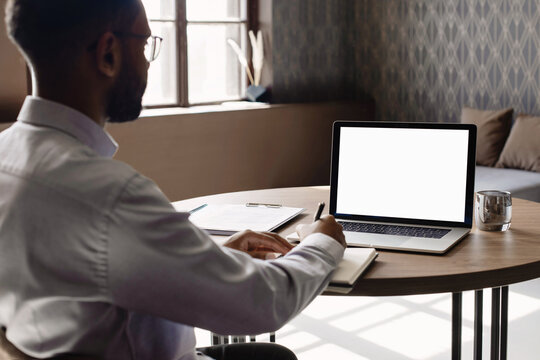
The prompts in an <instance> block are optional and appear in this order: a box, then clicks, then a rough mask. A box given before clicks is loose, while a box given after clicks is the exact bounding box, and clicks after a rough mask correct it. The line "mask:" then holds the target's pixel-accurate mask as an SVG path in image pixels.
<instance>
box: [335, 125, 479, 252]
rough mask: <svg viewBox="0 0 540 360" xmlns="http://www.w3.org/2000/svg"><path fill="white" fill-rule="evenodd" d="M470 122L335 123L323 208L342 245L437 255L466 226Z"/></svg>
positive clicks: (472, 144)
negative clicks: (339, 227) (336, 225)
mask: <svg viewBox="0 0 540 360" xmlns="http://www.w3.org/2000/svg"><path fill="white" fill-rule="evenodd" d="M475 155H476V126H475V125H470V124H448V123H444V124H441V123H388V122H351V121H338V122H335V123H334V126H333V142H332V170H331V181H330V209H329V212H330V214H332V215H333V216H334V217H335V218H336V220H337V221H338V222H340V223H341V224H342V225H343V230H344V233H345V239H346V241H347V244H348V245H349V246H368V247H374V248H377V249H391V250H402V251H413V252H425V253H434V254H443V253H445V252H446V251H448V250H449V249H450V248H451V247H452V246H453V245H455V244H456V243H457V242H458V241H460V240H461V239H463V238H464V237H465V236H466V235H467V234H468V233H469V232H470V230H471V227H472V217H473V203H474V173H475Z"/></svg>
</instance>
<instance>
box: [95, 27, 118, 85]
mask: <svg viewBox="0 0 540 360" xmlns="http://www.w3.org/2000/svg"><path fill="white" fill-rule="evenodd" d="M121 46H122V44H120V41H119V40H118V38H117V37H116V36H115V35H114V34H113V33H112V32H110V31H108V32H106V33H104V34H103V35H101V36H100V38H99V39H98V42H97V48H96V65H97V69H98V71H99V72H101V73H102V74H103V75H105V76H107V77H115V76H116V74H117V73H118V71H119V70H120V63H121V60H122V59H121V57H122V51H121V50H122V49H121Z"/></svg>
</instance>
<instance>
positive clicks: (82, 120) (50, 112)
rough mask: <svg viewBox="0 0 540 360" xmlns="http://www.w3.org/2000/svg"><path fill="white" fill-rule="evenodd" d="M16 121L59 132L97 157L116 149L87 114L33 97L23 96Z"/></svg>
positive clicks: (109, 153) (114, 144) (115, 144)
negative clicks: (92, 151) (80, 143)
mask: <svg viewBox="0 0 540 360" xmlns="http://www.w3.org/2000/svg"><path fill="white" fill-rule="evenodd" d="M17 120H18V121H21V122H25V123H28V124H33V125H37V126H46V127H50V128H54V129H56V130H59V131H62V132H64V133H66V134H68V135H71V136H73V137H74V138H76V139H78V140H79V141H80V142H82V143H83V144H85V145H86V146H88V147H90V148H91V149H93V150H94V151H95V152H97V153H98V154H99V155H101V156H105V157H112V156H113V155H114V153H115V152H116V150H117V149H118V144H117V143H116V142H115V141H114V139H113V138H112V137H111V136H110V135H109V134H108V133H107V132H106V131H105V130H104V129H103V128H102V127H101V126H99V125H98V124H96V123H95V122H94V121H93V120H92V119H90V118H89V117H88V116H86V115H84V114H83V113H81V112H79V111H77V110H75V109H72V108H70V107H67V106H65V105H62V104H60V103H57V102H54V101H50V100H46V99H43V98H40V97H37V96H27V97H26V99H25V100H24V103H23V106H22V108H21V111H20V112H19V116H18V117H17Z"/></svg>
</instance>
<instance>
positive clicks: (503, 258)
mask: <svg viewBox="0 0 540 360" xmlns="http://www.w3.org/2000/svg"><path fill="white" fill-rule="evenodd" d="M321 201H325V202H326V203H327V204H328V201H329V187H328V186H314V187H298V188H281V189H266V190H253V191H241V192H234V193H225V194H217V195H211V196H203V197H199V198H193V199H189V200H183V201H180V202H176V203H175V206H176V207H177V208H181V209H186V210H187V209H192V208H196V207H198V206H200V205H202V204H205V203H227V204H242V203H247V202H258V203H271V204H282V205H283V206H292V207H303V208H305V209H306V211H305V212H304V213H303V214H302V215H300V216H298V217H297V218H296V219H294V220H293V221H291V222H290V223H288V224H285V225H284V226H282V227H281V228H279V229H277V232H278V233H279V234H281V235H282V236H286V235H288V234H290V233H292V232H294V230H295V227H296V225H298V224H302V223H310V222H311V221H312V218H313V214H314V212H315V210H316V208H317V204H318V203H319V202H321ZM378 252H379V256H378V258H377V260H376V261H375V262H374V264H372V265H371V266H370V268H369V269H368V270H367V271H366V272H365V273H364V275H363V276H362V277H361V278H360V279H359V280H358V281H357V282H356V284H355V285H354V288H353V290H352V291H351V292H350V293H349V294H348V295H347V296H351V295H358V296H395V295H413V294H429V293H445V292H449V293H452V294H453V296H452V299H453V316H452V318H453V319H452V324H453V331H452V339H453V340H452V349H453V350H452V358H453V359H459V358H460V356H461V350H460V349H461V299H462V292H463V291H466V290H476V294H475V303H476V304H475V305H476V311H475V358H479V359H481V353H482V348H481V346H482V333H481V331H482V290H481V289H486V288H492V289H493V290H492V291H493V295H494V296H493V300H492V324H494V325H492V333H491V358H492V359H499V358H501V359H505V358H506V337H507V324H508V285H509V284H513V283H517V282H521V281H526V280H531V279H535V278H537V277H539V276H540V203H536V202H531V201H526V200H521V199H513V206H512V226H511V228H510V230H508V231H506V232H486V231H480V230H478V229H477V228H476V227H475V226H474V225H473V229H472V231H471V233H470V234H469V235H468V236H467V237H465V238H464V239H463V240H462V241H460V242H459V243H457V244H456V245H455V246H454V247H453V248H451V249H450V250H449V251H448V252H447V253H446V254H444V255H429V254H423V253H406V252H398V251H388V250H379V251H378ZM479 289H480V290H479Z"/></svg>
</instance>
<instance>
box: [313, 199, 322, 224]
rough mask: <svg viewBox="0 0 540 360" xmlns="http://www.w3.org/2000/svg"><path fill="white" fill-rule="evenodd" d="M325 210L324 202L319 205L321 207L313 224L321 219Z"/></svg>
mask: <svg viewBox="0 0 540 360" xmlns="http://www.w3.org/2000/svg"><path fill="white" fill-rule="evenodd" d="M323 209H324V202H320V203H319V207H318V208H317V212H316V213H315V217H314V218H313V222H315V221H317V220H319V219H320V218H321V214H322V211H323Z"/></svg>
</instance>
